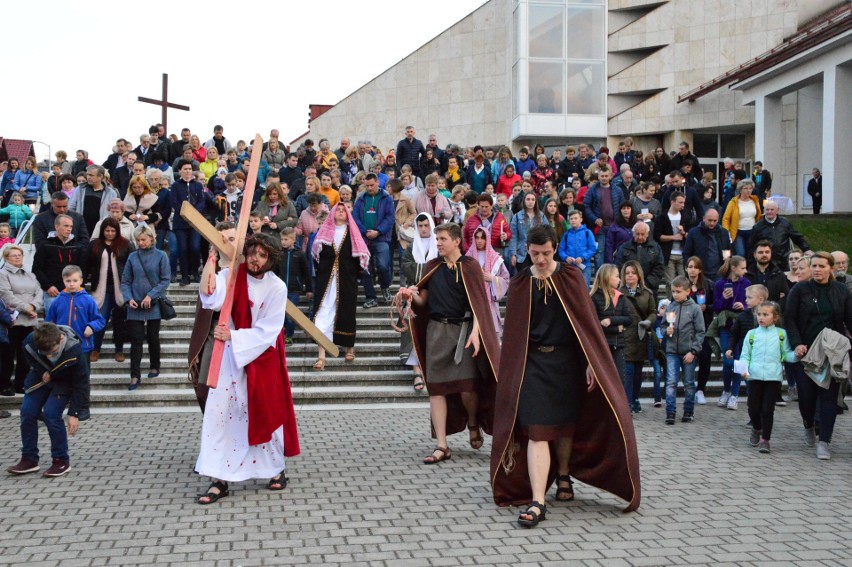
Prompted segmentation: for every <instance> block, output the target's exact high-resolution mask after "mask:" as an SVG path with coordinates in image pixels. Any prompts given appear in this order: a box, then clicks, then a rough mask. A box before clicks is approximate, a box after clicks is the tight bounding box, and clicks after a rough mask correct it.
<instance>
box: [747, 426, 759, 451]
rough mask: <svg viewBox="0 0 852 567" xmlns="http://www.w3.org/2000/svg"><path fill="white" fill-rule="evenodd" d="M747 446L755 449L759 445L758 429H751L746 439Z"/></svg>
mask: <svg viewBox="0 0 852 567" xmlns="http://www.w3.org/2000/svg"><path fill="white" fill-rule="evenodd" d="M748 442H749V445H751V446H752V447H757V446H758V445H759V444H760V429H752V430H751V436H749V438H748Z"/></svg>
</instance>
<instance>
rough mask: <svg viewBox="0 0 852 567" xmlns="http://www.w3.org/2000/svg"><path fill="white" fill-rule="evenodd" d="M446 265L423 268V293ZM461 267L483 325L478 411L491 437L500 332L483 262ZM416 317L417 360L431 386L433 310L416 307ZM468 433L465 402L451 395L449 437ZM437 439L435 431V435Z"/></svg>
mask: <svg viewBox="0 0 852 567" xmlns="http://www.w3.org/2000/svg"><path fill="white" fill-rule="evenodd" d="M443 262H444V260H443V259H442V258H436V259H434V260H431V261H429V262H427V263H426V266H425V267H424V268H423V274H424V276H423V279H421V280H420V281H419V282H417V287H418V289H423V288H425V286H426V282H428V281H429V278H431V277H432V274H434V273H435V270H436V269H438V267H439V266H440V265H441V264H442V263H443ZM456 265H457V266H460V273H461V278H462V283H464V289H465V291H466V292H467V298H468V301H469V302H470V307H471V309H472V311H473V315H474V317H476V321H477V322H478V323H479V336H480V339H481V340H480V348H479V354H477V355H476V358H474V361H475V362H476V367H477V369H479V379H478V380H477V381H476V385H475V389H476V393H477V394H478V395H479V407H478V409H477V413H478V415H477V419H478V421H477V423H478V424H479V425H480V426H481V427H482V429H483V431H485V433H487V434H489V435H491V432H492V427H491V424H492V423H493V421H494V390H495V384H496V382H497V378H496V376H497V368H498V367H499V365H500V341H499V340H498V339H497V331H496V330H495V329H494V319H492V315H491V307H490V299H489V298H488V296H487V295H486V294H485V280H484V279H483V277H482V268H480V267H479V262H477V261H476V260H474V259H473V258H470V257H468V256H462V257H461V258H460V259H459V261H458V262H456ZM413 310H414V313H415V315H416V317H415V318H414V319H412V320H411V337H412V339H413V343H414V349H415V351H416V352H417V360H419V361H420V368H421V370H422V371H423V380H424V381H425V382H426V385H427V387H428V385H429V375H428V374H427V372H426V357H427V356H428V353H427V352H426V327H427V325H428V324H429V307H428V306H427V305H424V306H422V307H418V306H417V305H415V306H414V307H413ZM465 429H467V412H466V411H465V409H464V405H463V404H462V402H461V395H459V394H451V395H449V396H447V435H452V434H453V433H458V432H460V431H464V430H465ZM432 436H433V437H434V436H435V431H434V430H433V431H432Z"/></svg>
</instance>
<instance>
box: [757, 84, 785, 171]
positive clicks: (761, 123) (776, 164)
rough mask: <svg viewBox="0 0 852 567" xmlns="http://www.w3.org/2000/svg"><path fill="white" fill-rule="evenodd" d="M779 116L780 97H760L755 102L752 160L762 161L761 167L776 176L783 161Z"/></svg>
mask: <svg viewBox="0 0 852 567" xmlns="http://www.w3.org/2000/svg"><path fill="white" fill-rule="evenodd" d="M781 114H782V113H781V97H780V96H762V97H759V98H758V99H757V100H756V101H755V104H754V159H755V160H756V161H762V162H763V167H764V168H765V169H768V170H769V171H770V172H772V173H774V174H776V175H777V174H780V172H781V169H782V167H781V166H782V163H781V162H782V159H783V158H782V153H781V140H782V132H781ZM779 182H780V178H779ZM779 187H780V184H779Z"/></svg>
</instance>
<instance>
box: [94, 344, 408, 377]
mask: <svg viewBox="0 0 852 567" xmlns="http://www.w3.org/2000/svg"><path fill="white" fill-rule="evenodd" d="M358 352H359V350H358V349H357V347H356V358H355V360H354V361H352V362H346V361H345V360H343V357H342V356H341V357H338V358H328V359H327V363H326V371H328V372H332V371H335V370H337V371H342V372H348V371H350V370H353V371H354V370H369V371H385V370H387V369H388V368H392V369H396V370H399V369H403V368H405V365H404V364H403V362H402V361H400V359H399V356H398V355H393V356H360V355H359V354H358ZM125 354H127V353H125ZM305 354H307V353H305ZM127 356H128V358H129V355H127ZM315 361H316V354H315V352H314V353H311V354H310V356H304V355H303V356H293V357H289V358H288V359H287V367H288V368H290V369H292V370H300V369H301V370H307V369H308V368H309V367H311V366H313V364H314V362H315ZM147 368H148V358H147V356H145V357H143V358H142V370H143V372H146V373H147ZM186 368H187V362H186V358H184V357H173V356H170V355H169V354H166V356H163V357H162V358H161V359H160V368H159V370H161V371H164V372H172V373H177V372H182V371H186ZM129 370H130V361H129V360H125V361H124V362H116V361H115V360H113V359H112V358H106V359H103V358H102V359H101V360H99V361H98V362H96V363H94V364H93V365H92V373H93V374H104V373H107V374H108V373H121V372H129Z"/></svg>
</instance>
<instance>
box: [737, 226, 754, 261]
mask: <svg viewBox="0 0 852 567" xmlns="http://www.w3.org/2000/svg"><path fill="white" fill-rule="evenodd" d="M750 237H751V231H750V230H740V231H737V238H736V240H734V255H735V256H742V257H743V258H745V255H746V248H748V240H749V238H750Z"/></svg>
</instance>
